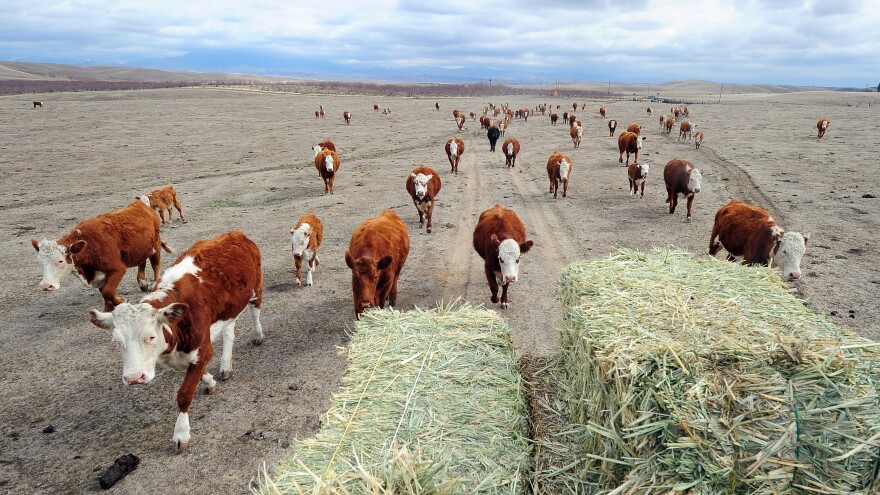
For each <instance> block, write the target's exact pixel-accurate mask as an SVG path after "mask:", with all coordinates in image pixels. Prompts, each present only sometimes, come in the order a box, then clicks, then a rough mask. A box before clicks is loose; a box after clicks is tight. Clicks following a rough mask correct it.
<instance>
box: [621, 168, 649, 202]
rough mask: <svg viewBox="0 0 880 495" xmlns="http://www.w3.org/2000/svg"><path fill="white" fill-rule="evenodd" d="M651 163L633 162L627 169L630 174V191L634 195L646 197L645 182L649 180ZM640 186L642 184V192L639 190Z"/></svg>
mask: <svg viewBox="0 0 880 495" xmlns="http://www.w3.org/2000/svg"><path fill="white" fill-rule="evenodd" d="M650 168H651V167H650V165H648V164H647V163H644V164H639V163H635V162H634V163H633V164H632V165H630V166H629V168H628V169H627V172H628V175H629V192H630V194H632V195H633V196H636V195H638V196H639V197H640V198H644V197H645V183H646V182H648V169H650ZM639 186H641V192H639Z"/></svg>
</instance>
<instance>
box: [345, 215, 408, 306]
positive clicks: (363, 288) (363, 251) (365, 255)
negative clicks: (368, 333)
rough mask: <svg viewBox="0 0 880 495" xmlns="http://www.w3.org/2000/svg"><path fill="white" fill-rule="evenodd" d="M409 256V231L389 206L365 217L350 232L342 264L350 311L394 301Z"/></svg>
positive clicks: (390, 304)
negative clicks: (348, 283)
mask: <svg viewBox="0 0 880 495" xmlns="http://www.w3.org/2000/svg"><path fill="white" fill-rule="evenodd" d="M407 256H409V232H407V229H406V224H404V223H403V220H401V219H400V217H399V216H397V213H394V211H392V210H385V211H383V212H382V214H381V215H379V216H377V217H373V218H368V219H367V220H365V221H364V223H362V224H360V225H359V226H358V228H356V229H355V230H354V232H353V233H352V234H351V243H350V244H349V246H348V251H346V252H345V264H346V265H348V267H349V268H351V292H352V298H353V300H354V313H355V315H356V316H357V317H358V318H360V314H361V313H363V312H364V311H365V310H366V309H368V308H376V307H378V308H384V307H385V301H386V300H387V301H388V304H389V306H392V307H393V306H395V305H396V304H397V281H398V279H399V278H400V272H401V270H403V264H404V263H406V258H407Z"/></svg>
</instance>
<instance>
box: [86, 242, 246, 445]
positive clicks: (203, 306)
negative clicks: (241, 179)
mask: <svg viewBox="0 0 880 495" xmlns="http://www.w3.org/2000/svg"><path fill="white" fill-rule="evenodd" d="M262 303H263V269H262V266H261V260H260V250H259V249H258V248H257V246H256V244H254V243H253V241H251V240H250V239H248V238H247V237H246V236H245V235H244V234H243V233H241V232H239V231H237V230H233V231H230V232H227V233H225V234H222V235H220V236H218V237H215V238H214V239H211V240H207V241H198V242H196V243H195V244H193V246H192V247H191V248H189V249H187V250H186V252H184V253H183V254H181V255H180V257H178V258H177V261H175V262H174V266H172V267H171V268H169V269H168V270H166V271H165V273H163V274H162V280H161V281H160V282H159V283H158V285H157V286H156V290H155V291H153V292H152V293H150V294H149V295H147V296H146V297H144V298H143V299H142V300H141V302H140V304H130V303H123V304H120V305H119V306H117V307H116V309H114V310H113V312H112V313H106V312H100V311H97V310H95V309H94V308H92V309H91V310H89V313H90V314H91V318H90V319H91V322H92V323H93V324H94V325H96V326H98V327H100V328H104V329H107V330H112V335H113V340H115V341H117V342H118V343H120V344H121V345H122V348H123V352H122V359H123V363H122V380H123V382H124V383H125V384H126V385H138V384H145V383H149V382H151V381H152V380H153V378H154V377H155V376H156V362H157V361H158V362H159V363H161V364H163V365H164V366H167V367H168V368H171V369H173V370H175V371H184V372H186V376H185V377H184V379H183V383H181V384H180V388H179V389H178V390H177V408H178V415H177V422H176V423H175V425H174V434H173V435H172V437H171V441H172V442H173V443H174V447H175V449H176V450H177V451H182V450H185V449H186V448H187V447H189V441H190V428H189V408H190V405H191V404H192V401H193V396H194V395H195V393H196V389H197V388H198V386H199V382H200V381H201V382H202V383H204V384H205V387H206V391H207V392H208V393H209V394H213V393H214V392H215V391H216V385H217V382H216V381H215V380H214V377H213V376H211V374H210V373H208V372H207V367H208V363H210V362H211V358H212V357H213V355H214V346H213V344H212V343H211V340H212V337H214V339H216V338H217V337H219V336H220V335H222V336H223V350H222V355H221V358H220V379H221V380H227V379H229V378H230V377H231V376H232V370H233V367H232V344H233V341H234V340H235V320H236V318H238V315H239V314H240V313H242V312H243V311H244V309H245V308H247V309H248V310H249V312H250V314H251V318H252V319H253V324H254V331H253V343H254V345H260V344H261V343H262V342H263V327H262V326H261V325H260V306H261V305H262Z"/></svg>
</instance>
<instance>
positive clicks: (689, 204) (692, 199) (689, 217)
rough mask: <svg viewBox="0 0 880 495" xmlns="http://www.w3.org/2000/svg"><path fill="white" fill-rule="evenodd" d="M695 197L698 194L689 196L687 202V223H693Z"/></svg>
mask: <svg viewBox="0 0 880 495" xmlns="http://www.w3.org/2000/svg"><path fill="white" fill-rule="evenodd" d="M694 196H696V194H693V193H691V195H690V196H688V201H687V207H688V216H687V221H688V222H690V221H691V204H693V202H694Z"/></svg>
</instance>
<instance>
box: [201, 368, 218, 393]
mask: <svg viewBox="0 0 880 495" xmlns="http://www.w3.org/2000/svg"><path fill="white" fill-rule="evenodd" d="M202 384H203V385H205V395H214V394H215V393H216V392H217V381H216V380H214V376H213V375H211V374H210V373H205V374H204V375H202Z"/></svg>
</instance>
